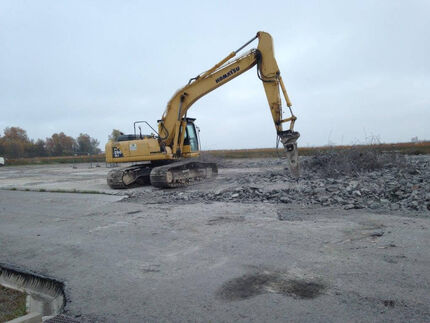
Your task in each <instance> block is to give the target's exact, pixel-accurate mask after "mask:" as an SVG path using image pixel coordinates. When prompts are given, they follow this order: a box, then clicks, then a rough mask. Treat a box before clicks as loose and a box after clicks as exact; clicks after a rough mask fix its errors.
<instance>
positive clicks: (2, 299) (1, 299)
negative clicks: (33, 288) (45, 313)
mask: <svg viewBox="0 0 430 323" xmlns="http://www.w3.org/2000/svg"><path fill="white" fill-rule="evenodd" d="M25 299H26V295H25V294H24V293H21V292H18V291H16V290H13V289H9V288H5V287H3V286H1V285H0V322H5V321H10V320H13V319H15V318H17V317H20V316H23V315H25V314H26V313H27V309H26V302H25Z"/></svg>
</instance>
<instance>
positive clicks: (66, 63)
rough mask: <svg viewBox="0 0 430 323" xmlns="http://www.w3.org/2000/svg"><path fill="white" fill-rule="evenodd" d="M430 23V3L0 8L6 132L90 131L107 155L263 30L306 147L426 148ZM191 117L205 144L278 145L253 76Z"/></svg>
mask: <svg viewBox="0 0 430 323" xmlns="http://www.w3.org/2000/svg"><path fill="white" fill-rule="evenodd" d="M429 17H430V1H427V0H422V1H418V0H417V1H413V0H409V1H396V0H389V1H383V0H374V1H363V0H361V1H249V0H248V1H215V0H214V1H176V2H174V1H127V0H121V1H119V0H118V1H106V0H101V1H77V0H73V1H72V0H70V1H59V0H53V1H20V0H11V1H8V0H0V112H1V118H0V130H3V129H4V128H5V127H7V126H19V127H22V128H24V129H25V130H27V133H28V135H29V137H30V138H33V139H37V138H46V137H49V136H51V135H52V134H53V133H54V132H61V131H63V132H65V133H66V134H68V135H71V136H73V137H76V136H78V135H79V133H81V132H85V133H88V134H90V135H91V136H92V137H95V138H97V139H98V140H99V141H100V142H101V148H102V149H104V144H105V143H106V141H107V136H108V134H109V133H110V132H111V131H112V129H113V128H117V129H120V130H122V131H123V132H127V133H132V132H133V127H132V123H133V121H135V120H147V121H148V122H149V123H151V124H152V125H154V126H155V125H156V120H157V119H160V117H161V115H162V113H163V111H164V109H165V107H166V104H167V102H168V101H169V99H170V98H171V96H172V95H173V94H174V92H175V91H176V90H177V89H179V88H180V87H182V86H184V85H185V84H186V83H187V82H188V80H189V78H191V77H194V76H196V75H197V74H199V73H201V72H203V71H205V70H206V69H208V68H210V67H211V66H213V65H214V64H215V63H217V62H218V61H219V60H220V59H222V58H224V57H225V56H227V55H228V54H229V53H230V52H231V51H233V50H235V49H237V48H238V47H240V46H241V45H242V44H243V43H245V42H246V41H248V40H249V39H250V38H252V37H253V36H254V35H255V33H256V32H257V31H259V30H263V31H267V32H269V33H270V34H271V35H272V36H273V39H274V46H275V55H276V59H277V61H278V65H279V68H280V70H281V74H282V76H283V78H284V81H285V83H286V86H287V90H288V92H289V95H290V97H291V100H292V102H293V108H294V111H295V114H296V115H297V117H298V121H297V122H296V130H298V131H300V133H301V138H300V139H299V146H315V145H326V144H354V143H366V142H368V141H371V140H375V139H378V140H380V141H382V142H398V141H410V140H411V138H412V137H415V136H417V137H418V138H419V139H430V126H429V122H430V59H429V57H430V18H429ZM252 45H253V46H257V43H256V42H254V43H253V44H252ZM251 47H252V46H251ZM251 47H249V48H251ZM188 115H189V116H190V117H196V118H197V124H198V126H199V127H200V129H201V133H200V136H201V139H202V146H203V147H202V148H203V149H224V148H225V149H228V148H254V147H273V146H274V144H275V139H276V134H275V129H274V126H273V122H272V119H271V115H270V112H269V108H268V106H267V101H266V97H265V94H264V90H263V87H262V84H261V82H260V81H259V80H258V78H257V76H256V72H255V68H254V69H252V70H250V71H249V72H247V73H245V74H243V75H242V76H240V77H238V78H236V79H235V80H233V81H231V82H229V83H228V84H226V85H225V86H222V87H221V88H219V89H217V90H215V91H214V92H211V93H209V94H208V95H206V96H205V97H203V98H202V99H200V100H199V101H197V102H196V104H195V105H193V107H192V108H191V110H190V111H189V114H188Z"/></svg>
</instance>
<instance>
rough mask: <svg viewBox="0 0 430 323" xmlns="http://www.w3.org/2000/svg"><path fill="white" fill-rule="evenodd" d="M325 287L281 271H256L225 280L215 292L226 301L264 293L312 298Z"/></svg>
mask: <svg viewBox="0 0 430 323" xmlns="http://www.w3.org/2000/svg"><path fill="white" fill-rule="evenodd" d="M325 289H326V286H325V285H324V284H322V283H321V282H317V281H309V280H305V279H288V278H287V277H285V275H283V274H281V273H256V274H247V275H244V276H241V277H238V278H234V279H232V280H229V281H227V282H226V283H224V284H223V285H222V286H221V288H220V289H219V290H218V292H217V294H218V297H219V298H222V299H224V300H228V301H237V300H244V299H248V298H251V297H255V296H257V295H261V294H266V293H276V294H281V295H284V296H291V297H295V298H300V299H312V298H315V297H317V296H319V295H321V294H322V292H323V291H324V290H325Z"/></svg>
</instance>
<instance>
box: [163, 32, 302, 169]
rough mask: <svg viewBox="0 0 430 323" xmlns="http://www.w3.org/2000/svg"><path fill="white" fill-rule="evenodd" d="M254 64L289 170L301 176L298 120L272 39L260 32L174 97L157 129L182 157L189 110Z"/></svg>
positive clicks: (165, 142)
mask: <svg viewBox="0 0 430 323" xmlns="http://www.w3.org/2000/svg"><path fill="white" fill-rule="evenodd" d="M257 38H258V47H257V49H251V50H250V51H248V52H246V53H245V54H243V55H242V56H239V57H238V58H235V59H233V58H234V57H235V56H236V55H237V53H238V52H239V51H240V50H242V49H243V48H244V47H245V46H247V45H248V44H250V43H251V42H252V41H253V40H255V39H257ZM255 65H257V74H258V77H259V78H260V80H261V81H262V82H263V86H264V90H265V93H266V97H267V101H268V103H269V107H270V112H271V114H272V118H273V122H274V125H275V128H276V133H277V135H278V136H279V138H280V140H281V142H282V143H283V145H284V147H285V149H286V152H287V156H288V160H289V167H290V171H291V172H292V174H293V175H295V176H298V172H299V170H298V162H297V158H298V157H297V144H296V140H297V139H298V137H299V133H298V132H295V131H294V123H295V121H296V117H295V115H294V114H293V112H292V110H291V106H292V104H291V101H290V99H289V97H288V94H287V91H286V89H285V85H284V83H283V80H282V78H281V73H280V71H279V68H278V64H277V62H276V59H275V56H274V50H273V41H272V37H271V36H270V35H269V34H268V33H266V32H261V31H260V32H258V33H257V35H256V36H255V37H254V38H253V39H251V40H250V41H249V42H247V43H246V44H245V45H243V46H242V47H240V48H239V49H238V50H237V51H234V52H232V53H230V54H229V55H228V56H227V57H226V58H224V59H222V60H221V61H220V62H219V63H217V64H216V65H214V66H213V67H212V68H211V69H209V70H208V71H206V72H204V73H202V74H200V75H198V76H196V77H195V78H193V79H191V80H190V82H189V83H188V84H187V85H186V86H184V87H183V88H182V89H180V90H178V91H177V92H176V93H175V94H174V95H173V97H172V98H171V99H170V101H169V102H168V104H167V108H166V110H165V112H164V114H163V116H162V118H161V120H160V121H159V129H158V130H159V133H160V134H161V136H162V137H163V142H164V144H165V145H167V146H170V147H172V150H173V152H174V153H176V154H177V155H180V154H181V151H182V139H183V138H182V137H181V134H183V133H184V131H183V129H184V127H185V126H186V123H185V122H184V121H183V118H184V116H186V115H187V112H188V110H189V109H190V107H191V106H192V105H193V104H194V103H195V102H196V101H197V100H198V99H200V98H201V97H202V96H204V95H206V94H208V93H209V92H211V91H213V90H215V89H216V88H218V87H220V86H222V85H224V84H226V83H227V82H229V81H231V80H233V79H235V78H236V77H238V76H240V75H241V74H243V73H245V72H246V71H248V70H249V69H251V68H252V67H254V66H255ZM280 89H281V90H282V93H283V95H284V99H285V102H286V105H287V107H288V108H289V112H290V116H289V117H288V118H285V119H283V118H282V102H281V96H280ZM287 122H288V123H290V126H289V128H288V129H287V130H284V129H283V124H284V123H287Z"/></svg>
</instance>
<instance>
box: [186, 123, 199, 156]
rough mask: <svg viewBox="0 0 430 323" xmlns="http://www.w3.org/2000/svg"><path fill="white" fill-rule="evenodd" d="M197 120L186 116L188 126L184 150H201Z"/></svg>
mask: <svg viewBox="0 0 430 323" xmlns="http://www.w3.org/2000/svg"><path fill="white" fill-rule="evenodd" d="M195 120H196V119H193V118H186V121H187V127H186V128H185V129H186V130H185V137H184V151H190V152H197V151H199V150H200V149H199V147H200V145H199V136H198V132H197V127H196V125H195V124H194V121H195ZM187 146H189V147H187Z"/></svg>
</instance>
